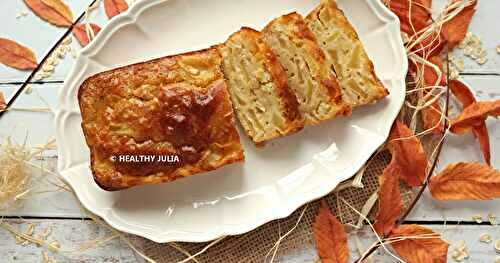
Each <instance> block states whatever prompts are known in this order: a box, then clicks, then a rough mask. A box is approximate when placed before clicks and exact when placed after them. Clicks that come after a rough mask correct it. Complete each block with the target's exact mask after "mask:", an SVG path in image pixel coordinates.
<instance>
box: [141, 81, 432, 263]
mask: <svg viewBox="0 0 500 263" xmlns="http://www.w3.org/2000/svg"><path fill="white" fill-rule="evenodd" d="M409 89H410V88H409ZM412 100H413V98H407V101H412ZM412 116H413V112H412V111H411V110H410V108H409V107H406V106H405V107H404V108H403V109H402V112H401V114H400V117H399V119H400V120H402V121H403V122H405V123H406V124H407V125H408V126H415V124H416V126H417V131H420V130H421V128H420V118H418V119H417V120H416V122H415V119H414V122H415V123H411V119H412ZM439 139H440V138H436V137H435V136H424V137H423V138H422V142H423V144H424V148H425V150H426V152H427V154H428V156H429V166H430V165H431V163H432V162H433V159H434V158H437V156H438V154H436V153H435V154H434V156H431V154H432V153H433V152H434V149H436V146H437V144H438V141H439ZM390 159H391V156H390V153H389V152H388V151H387V150H382V151H380V152H379V153H378V154H375V155H374V156H372V158H371V159H370V160H369V162H368V163H367V167H366V170H365V172H364V176H363V179H362V184H363V187H362V188H354V187H349V188H347V189H344V190H340V191H335V190H334V191H333V192H332V193H331V194H330V195H328V196H327V197H325V198H326V200H327V201H328V203H329V205H330V207H331V208H332V210H333V212H334V213H335V214H336V215H337V216H338V217H339V218H340V219H341V221H342V222H343V223H350V224H356V223H357V222H358V220H359V218H360V217H359V214H358V213H356V212H355V211H354V210H353V209H352V208H350V207H349V206H348V205H347V204H346V202H344V201H341V199H344V200H345V201H347V203H349V204H350V205H351V206H352V207H354V208H355V209H356V210H358V211H361V210H362V207H363V206H364V205H365V204H366V203H367V200H368V198H369V197H370V196H371V195H372V194H373V193H374V192H376V191H377V190H378V176H379V175H380V174H381V173H382V171H383V170H384V168H385V167H386V165H387V164H388V163H389V161H390ZM401 190H402V191H401V192H402V196H403V202H404V205H405V209H407V208H408V205H409V204H410V203H411V201H412V200H413V198H414V197H415V189H413V190H411V189H409V188H407V187H406V186H404V185H401ZM318 203H319V202H318V201H315V202H311V203H309V204H308V205H306V206H303V207H301V208H299V209H297V210H296V211H295V212H294V213H293V214H292V215H291V216H289V217H287V218H285V219H280V220H275V221H272V222H269V223H267V224H265V225H263V226H261V227H259V228H257V229H255V230H253V231H251V232H249V233H247V234H243V235H239V236H230V237H225V238H224V239H222V240H221V241H219V242H218V243H216V244H215V245H213V246H211V247H210V248H209V249H208V250H206V251H205V252H204V253H202V254H200V255H198V256H197V257H196V260H197V261H198V262H210V263H212V262H214V263H217V262H224V263H227V262H269V261H270V259H271V257H272V254H273V252H274V250H273V246H274V245H275V244H276V242H277V241H278V240H279V239H280V237H281V236H283V235H284V234H285V233H287V232H289V230H290V229H293V228H294V226H295V225H296V224H297V223H298V226H297V227H296V228H295V229H294V230H293V231H292V232H291V233H290V234H289V235H288V236H286V238H284V239H282V240H281V242H280V244H279V249H278V251H277V253H276V257H275V260H279V258H280V257H281V256H283V255H285V254H292V253H294V251H295V252H298V251H300V250H304V249H307V248H312V247H314V246H315V244H314V237H313V231H312V224H313V222H314V218H315V216H316V213H317V210H318ZM377 207H378V206H377V205H375V206H374V209H372V211H371V213H370V214H369V217H373V215H374V214H375V213H376V210H377ZM304 209H305V210H304ZM302 213H303V216H302V217H300V215H301V214H302ZM299 218H301V219H300V222H299V221H298V220H299ZM132 240H133V243H134V244H135V245H137V247H138V249H140V250H141V252H143V253H144V254H145V255H147V256H148V257H151V258H152V259H154V260H155V261H157V262H179V261H182V260H184V259H186V255H185V254H183V253H182V252H180V251H179V249H178V248H182V249H183V250H184V251H187V252H188V253H189V254H191V255H192V254H196V253H198V252H200V251H201V250H202V249H203V248H205V247H206V246H207V245H209V244H210V243H211V242H208V243H182V242H177V243H174V244H157V243H154V242H151V241H148V240H145V239H143V238H139V237H133V238H132ZM175 247H177V248H175ZM190 262H194V261H190Z"/></svg>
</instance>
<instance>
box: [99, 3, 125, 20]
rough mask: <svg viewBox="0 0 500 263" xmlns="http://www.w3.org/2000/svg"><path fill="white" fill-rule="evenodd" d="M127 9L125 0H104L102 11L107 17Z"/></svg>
mask: <svg viewBox="0 0 500 263" xmlns="http://www.w3.org/2000/svg"><path fill="white" fill-rule="evenodd" d="M127 9H128V4H127V2H125V0H104V11H106V15H107V16H108V18H110V19H111V18H112V17H114V16H116V15H119V14H121V13H123V12H125V11H127Z"/></svg>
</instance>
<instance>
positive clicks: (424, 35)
mask: <svg viewBox="0 0 500 263" xmlns="http://www.w3.org/2000/svg"><path fill="white" fill-rule="evenodd" d="M416 36H417V37H415V38H419V39H422V41H421V42H418V43H416V45H415V46H414V47H413V48H412V49H411V50H412V51H413V52H415V53H417V54H418V55H419V56H421V57H423V58H427V57H430V58H432V57H435V56H438V55H439V54H441V52H442V51H443V49H444V47H445V45H446V40H444V39H443V37H442V36H441V34H439V33H438V32H431V33H429V32H421V33H418V34H416Z"/></svg>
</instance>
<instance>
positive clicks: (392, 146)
mask: <svg viewBox="0 0 500 263" xmlns="http://www.w3.org/2000/svg"><path fill="white" fill-rule="evenodd" d="M388 148H389V151H390V152H391V154H392V161H391V163H393V165H396V166H398V169H397V171H398V172H399V177H400V178H401V179H402V180H403V181H404V182H405V183H406V184H407V185H409V186H420V185H422V184H423V183H424V181H425V177H426V170H427V155H426V154H425V151H424V147H423V146H422V143H421V142H420V139H418V138H417V137H416V136H415V134H414V133H413V132H412V131H411V130H410V129H409V128H408V127H407V126H406V125H405V124H403V123H401V122H400V121H396V122H395V123H394V125H393V127H392V130H391V134H390V136H389V142H388Z"/></svg>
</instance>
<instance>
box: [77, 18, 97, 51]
mask: <svg viewBox="0 0 500 263" xmlns="http://www.w3.org/2000/svg"><path fill="white" fill-rule="evenodd" d="M87 25H88V28H87ZM99 31H101V27H99V26H98V25H96V24H94V23H88V24H78V25H75V27H73V35H74V36H75V37H76V39H77V40H78V42H79V43H80V45H81V46H82V47H84V46H86V45H88V44H89V43H90V41H91V40H92V39H94V37H95V36H97V34H98V33H99ZM91 34H92V35H91ZM89 36H90V37H91V39H89Z"/></svg>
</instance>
